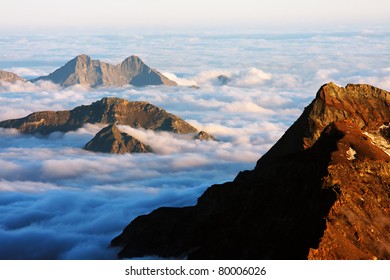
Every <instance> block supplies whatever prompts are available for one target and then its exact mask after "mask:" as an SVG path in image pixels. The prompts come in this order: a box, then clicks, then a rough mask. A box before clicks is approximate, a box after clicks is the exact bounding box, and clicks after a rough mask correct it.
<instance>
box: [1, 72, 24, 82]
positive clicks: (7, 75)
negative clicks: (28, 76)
mask: <svg viewBox="0 0 390 280" xmlns="http://www.w3.org/2000/svg"><path fill="white" fill-rule="evenodd" d="M0 81H4V82H8V83H15V82H17V81H22V82H25V81H26V80H25V79H23V78H22V77H19V76H18V75H16V74H15V73H12V72H8V71H4V70H0Z"/></svg>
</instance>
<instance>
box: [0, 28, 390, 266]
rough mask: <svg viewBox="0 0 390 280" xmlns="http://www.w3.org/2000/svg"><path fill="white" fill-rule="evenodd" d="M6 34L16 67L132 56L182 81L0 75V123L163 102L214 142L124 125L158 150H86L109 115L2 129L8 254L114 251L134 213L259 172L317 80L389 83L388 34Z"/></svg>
mask: <svg viewBox="0 0 390 280" xmlns="http://www.w3.org/2000/svg"><path fill="white" fill-rule="evenodd" d="M2 40H3V42H4V44H3V45H2V52H1V54H0V61H2V62H3V65H4V67H5V68H7V69H13V70H14V71H15V72H18V73H19V74H21V75H26V76H27V75H37V74H41V73H48V72H52V71H53V70H54V69H56V68H58V67H60V66H62V65H63V64H64V63H65V62H66V60H69V59H71V58H72V57H73V56H75V55H78V54H80V53H88V54H89V55H91V56H92V57H94V58H96V59H102V60H106V61H110V62H112V63H116V62H120V61H122V60H123V58H125V57H128V56H129V55H131V54H136V55H139V56H140V57H141V58H142V59H143V60H144V61H145V62H146V63H147V64H149V65H150V66H152V67H154V68H156V69H158V70H159V71H161V72H162V73H166V75H167V76H169V77H170V78H172V79H175V80H176V81H178V83H179V84H181V85H182V86H179V87H169V88H167V87H160V86H151V87H144V88H134V87H132V86H128V87H123V88H99V89H86V88H82V87H79V86H74V87H69V88H61V87H59V86H57V85H54V84H52V83H50V82H40V83H36V84H32V83H29V82H28V83H20V82H18V83H16V84H10V83H1V84H0V120H5V119H9V118H19V117H24V116H26V115H27V114H29V113H31V112H35V111H42V110H65V109H67V110H68V109H72V108H74V107H76V106H79V105H82V104H84V105H87V104H91V103H92V102H94V101H96V100H98V99H101V98H102V97H106V96H117V97H122V98H126V99H128V100H139V101H148V102H150V103H153V104H155V105H157V106H159V107H162V108H164V109H166V110H167V111H169V112H171V113H174V114H176V115H178V116H180V117H181V118H183V119H185V120H186V121H188V122H190V123H191V124H192V125H193V126H195V127H196V128H197V129H199V130H205V131H207V132H208V133H210V134H212V135H214V136H215V137H216V138H217V139H218V141H199V140H196V141H194V140H192V139H191V135H188V136H185V135H184V136H183V135H175V134H171V133H166V132H155V131H148V130H142V129H134V128H131V127H128V126H120V129H122V130H123V131H125V132H127V133H129V134H131V135H133V136H135V137H137V138H139V139H140V140H141V141H143V142H145V143H146V144H149V145H151V146H152V147H153V149H154V150H155V151H156V154H131V155H130V154H127V155H106V154H96V153H91V152H87V151H84V150H82V147H83V146H84V145H85V144H86V143H87V142H88V141H89V140H90V139H92V137H93V136H94V135H95V133H96V132H98V131H99V130H100V129H101V128H102V126H101V125H96V124H89V125H86V126H84V127H83V128H80V129H79V130H77V131H74V132H68V133H65V134H64V133H53V134H51V135H49V136H48V137H38V136H28V135H21V134H20V133H18V132H17V131H16V130H12V129H1V128H0V166H1V169H0V211H1V213H2V215H1V216H0V241H1V244H2V245H1V247H0V259H112V258H116V252H117V249H112V248H108V247H107V246H108V244H109V242H110V240H111V239H112V238H113V237H115V236H116V235H117V234H119V233H120V231H121V230H122V229H123V228H124V226H125V225H127V224H128V223H129V222H130V221H131V220H132V219H133V218H134V217H136V216H137V215H140V214H145V213H148V212H150V211H152V210H153V209H155V208H156V207H160V206H183V205H191V204H194V203H195V202H196V199H197V197H198V196H199V195H200V194H201V193H202V192H203V191H204V190H205V189H206V188H207V187H209V186H210V185H212V184H215V183H221V182H225V181H229V180H232V179H233V178H234V177H235V176H236V174H237V173H238V172H239V171H241V170H245V169H251V168H253V167H254V166H255V163H256V161H257V159H258V158H259V157H260V156H261V155H262V154H264V153H265V152H266V151H267V150H268V149H269V148H270V147H271V146H272V145H273V143H275V142H276V141H277V140H278V139H279V137H280V136H281V135H282V134H283V133H284V132H285V130H286V129H287V128H288V127H289V126H290V125H291V124H292V123H293V122H294V121H295V119H296V118H297V117H298V116H299V115H300V113H301V112H302V110H303V108H304V107H305V106H307V105H308V104H309V102H310V101H311V100H312V99H313V97H314V96H315V93H316V91H317V90H318V88H319V87H320V86H321V85H322V84H324V83H326V82H329V80H333V81H334V82H336V83H337V84H339V85H345V84H347V83H371V84H373V85H375V86H379V87H382V88H384V89H387V90H389V89H390V71H389V69H390V65H389V64H388V61H387V60H386V59H383V57H387V56H389V55H390V49H389V48H388V47H387V46H388V45H389V42H390V34H388V33H376V32H350V33H342V34H340V33H331V34H324V33H318V34H287V35H286V34H284V35H283V34H246V35H219V34H206V35H202V34H197V35H196V36H194V35H190V34H189V35H186V34H152V35H149V34H143V35H142V36H139V35H137V34H122V35H110V36H108V35H107V36H97V35H90V36H84V37H82V38H78V37H75V36H72V35H68V36H61V37H60V36H52V37H43V36H38V35H36V36H31V37H29V36H24V37H18V36H16V35H9V36H5V37H4V38H2ZM75 40H78V42H79V44H77V45H74V41H75ZM162 45H169V46H170V47H169V48H163V49H162V48H161V46H162ZM48 58H49V59H48ZM15 65H16V66H15ZM12 67H17V68H12ZM220 75H224V76H226V77H227V78H228V80H227V82H226V83H221V81H220V80H218V76H220ZM191 85H198V86H199V89H195V88H190V87H189V86H191Z"/></svg>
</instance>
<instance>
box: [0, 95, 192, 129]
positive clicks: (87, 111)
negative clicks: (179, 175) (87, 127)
mask: <svg viewBox="0 0 390 280" xmlns="http://www.w3.org/2000/svg"><path fill="white" fill-rule="evenodd" d="M86 123H92V124H93V123H100V124H119V125H129V126H131V127H134V128H144V129H151V130H162V131H171V132H175V133H179V134H185V133H194V132H197V129H196V128H194V127H193V126H191V125H190V124H189V123H187V122H185V121H184V120H183V119H181V118H179V117H178V116H175V115H173V114H171V113H168V112H167V111H165V110H164V109H161V108H159V107H157V106H155V105H152V104H150V103H147V102H141V101H127V100H125V99H121V98H117V97H105V98H103V99H101V100H98V101H96V102H94V103H92V104H91V105H86V106H85V105H83V106H78V107H76V108H74V109H73V110H70V111H67V110H66V111H57V112H54V111H43V112H35V113H32V114H30V115H28V116H26V117H24V118H20V119H12V120H5V121H2V122H0V127H4V128H16V129H18V130H19V131H20V132H22V133H40V134H44V135H47V134H50V133H52V132H55V131H60V132H67V131H72V130H77V129H78V128H81V127H82V126H83V125H84V124H86Z"/></svg>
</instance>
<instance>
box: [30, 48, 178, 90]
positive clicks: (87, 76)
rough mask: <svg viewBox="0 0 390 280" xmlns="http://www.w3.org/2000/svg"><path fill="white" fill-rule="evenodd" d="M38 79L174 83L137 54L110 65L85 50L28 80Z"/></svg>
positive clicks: (68, 82) (71, 82) (111, 83)
mask: <svg viewBox="0 0 390 280" xmlns="http://www.w3.org/2000/svg"><path fill="white" fill-rule="evenodd" d="M39 80H48V81H51V82H53V83H56V84H60V85H62V86H71V85H76V84H80V85H84V86H91V87H97V86H124V85H128V84H130V85H134V86H148V85H167V86H176V85H177V84H176V83H175V82H174V81H171V80H169V79H168V78H167V77H165V76H163V75H162V74H161V73H159V72H158V71H157V70H155V69H152V68H150V67H149V66H147V65H146V64H145V63H143V62H142V60H141V59H140V58H139V57H138V56H130V57H128V58H126V59H125V60H124V61H123V62H122V63H120V64H118V65H111V64H108V63H105V62H101V61H99V60H93V59H91V58H90V57H89V56H87V55H85V54H83V55H79V56H77V57H75V58H74V59H72V60H71V61H69V62H68V63H66V64H65V65H64V66H62V67H61V68H59V69H57V70H55V71H54V72H53V73H51V74H49V75H48V76H43V77H39V78H36V79H34V80H32V82H36V81H39Z"/></svg>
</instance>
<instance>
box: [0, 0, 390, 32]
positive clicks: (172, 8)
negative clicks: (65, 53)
mask: <svg viewBox="0 0 390 280" xmlns="http://www.w3.org/2000/svg"><path fill="white" fill-rule="evenodd" d="M0 6H1V17H0V26H1V27H0V29H1V30H7V31H10V30H11V31H12V30H14V31H17V30H18V31H20V30H35V31H37V30H41V31H47V30H51V31H53V30H67V31H74V32H77V31H80V30H92V31H102V30H108V29H110V30H113V29H116V30H128V29H132V30H134V29H135V30H140V29H145V30H152V31H153V30H154V31H155V30H183V29H184V30H205V29H208V30H210V29H226V28H227V29H229V30H235V29H247V30H253V29H254V30H259V29H260V30H262V31H267V30H271V31H274V30H279V31H280V30H282V29H283V30H297V29H305V30H309V29H319V28H321V29H330V28H351V27H357V26H360V27H363V26H367V25H371V26H386V24H387V25H388V24H389V23H390V19H389V17H388V11H389V10H390V2H389V1H387V0H326V1H325V0H319V1H311V0H295V1H290V0H273V1H262V0H260V1H259V0H227V1H226V0H212V1H210V0H197V1H183V0H164V1H160V0H143V1H138V0H137V1H136V0H95V1H89V0H66V1H65V0H60V1H58V0H56V1H53V0H34V1H30V0H13V1H6V0H1V1H0Z"/></svg>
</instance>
